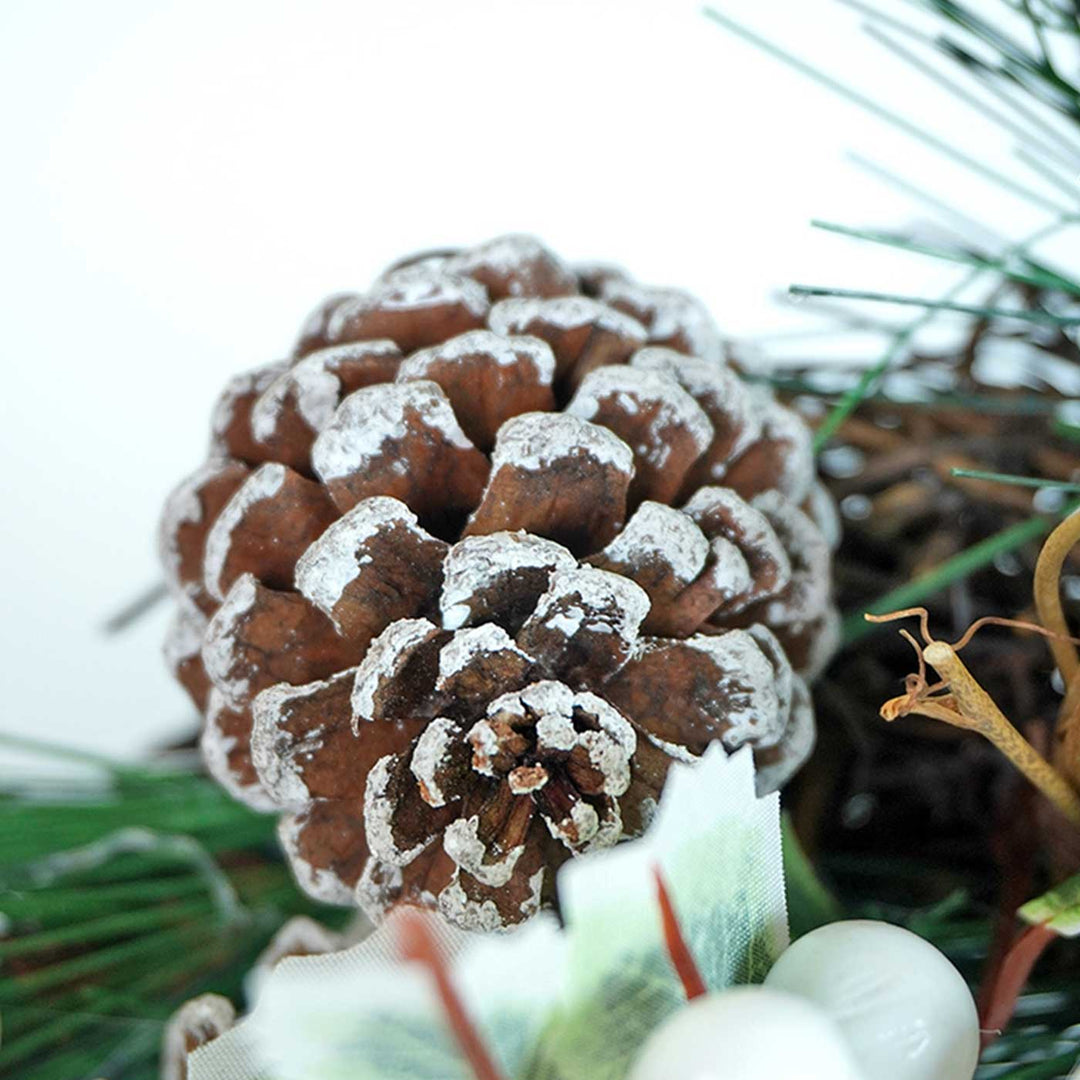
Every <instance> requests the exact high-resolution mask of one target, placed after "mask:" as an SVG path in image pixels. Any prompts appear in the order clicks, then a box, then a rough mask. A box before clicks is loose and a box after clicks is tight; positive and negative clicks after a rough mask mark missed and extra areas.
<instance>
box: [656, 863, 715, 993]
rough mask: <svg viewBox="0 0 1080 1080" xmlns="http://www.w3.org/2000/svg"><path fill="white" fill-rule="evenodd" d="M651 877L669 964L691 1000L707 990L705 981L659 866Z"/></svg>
mask: <svg viewBox="0 0 1080 1080" xmlns="http://www.w3.org/2000/svg"><path fill="white" fill-rule="evenodd" d="M653 878H654V879H655V880H656V899H657V902H658V903H659V904H660V925H661V927H662V928H663V931H664V944H665V945H666V946H667V951H668V956H669V957H670V958H671V966H672V967H673V968H674V969H675V974H676V975H678V976H679V981H680V982H681V983H682V984H683V990H684V991H685V992H686V1000H687V1001H693V1000H694V998H696V997H701V996H702V995H703V994H705V993H706V992H707V991H706V989H705V982H704V980H703V979H702V978H701V972H700V971H698V968H697V964H695V963H694V957H693V956H692V955H691V953H690V950H689V948H688V947H687V945H686V939H685V938H684V937H683V935H682V929H681V928H680V926H679V918H678V916H677V915H676V914H675V907H674V905H673V904H672V903H671V897H670V896H669V895H668V891H667V886H666V885H665V884H664V876H663V874H662V873H661V872H660V867H659V866H654V867H653Z"/></svg>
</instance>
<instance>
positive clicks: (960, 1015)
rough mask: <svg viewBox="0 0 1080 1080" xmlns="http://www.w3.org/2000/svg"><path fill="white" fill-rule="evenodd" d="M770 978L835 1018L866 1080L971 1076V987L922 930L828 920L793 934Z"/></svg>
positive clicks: (974, 1037)
mask: <svg viewBox="0 0 1080 1080" xmlns="http://www.w3.org/2000/svg"><path fill="white" fill-rule="evenodd" d="M765 981H766V985H768V986H770V987H773V988H774V989H777V990H786V991H788V992H790V993H793V994H798V995H799V996H800V997H803V998H805V999H807V1000H808V1001H810V1002H813V1003H814V1004H815V1005H818V1006H820V1007H821V1008H822V1009H823V1010H824V1011H825V1012H826V1013H828V1014H829V1016H831V1017H832V1018H833V1019H834V1020H835V1021H836V1022H837V1024H839V1026H840V1028H841V1029H842V1030H843V1032H844V1036H845V1038H846V1039H847V1042H848V1045H849V1046H850V1047H851V1050H852V1053H853V1054H854V1056H855V1059H856V1061H857V1062H858V1065H859V1069H860V1070H861V1073H862V1076H863V1077H864V1080H971V1077H972V1075H973V1074H974V1072H975V1066H976V1065H977V1064H978V1059H979V1019H978V1014H977V1013H976V1010H975V1003H974V1001H972V998H971V992H970V991H969V990H968V987H967V984H966V983H965V982H964V980H963V978H962V977H961V975H960V973H959V972H958V971H957V970H956V968H954V967H953V966H952V964H951V963H950V962H949V961H948V960H947V959H946V958H945V956H944V955H942V953H940V952H939V951H938V950H937V949H935V948H934V946H933V945H931V944H930V943H929V942H927V941H924V940H923V939H922V938H921V937H919V936H918V935H917V934H913V933H911V931H909V930H904V929H902V928H900V927H898V926H890V925H889V924H888V923H881V922H873V921H871V920H853V921H850V922H838V923H831V924H830V925H828V926H822V927H820V928H819V929H817V930H814V931H812V932H811V933H809V934H807V935H806V936H805V937H802V938H800V939H799V940H798V941H796V942H795V943H794V944H793V945H792V946H791V947H790V948H789V949H788V950H787V952H785V953H784V954H783V955H782V956H781V957H780V959H779V960H778V961H777V962H776V964H775V966H774V967H773V969H772V971H770V972H769V976H768V978H767V979H766V980H765Z"/></svg>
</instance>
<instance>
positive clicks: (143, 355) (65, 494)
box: [0, 0, 1053, 755]
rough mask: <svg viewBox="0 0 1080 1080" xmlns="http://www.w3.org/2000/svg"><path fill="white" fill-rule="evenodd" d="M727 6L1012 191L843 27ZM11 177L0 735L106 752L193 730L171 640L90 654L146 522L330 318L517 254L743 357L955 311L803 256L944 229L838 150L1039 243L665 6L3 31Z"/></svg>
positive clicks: (2, 287)
mask: <svg viewBox="0 0 1080 1080" xmlns="http://www.w3.org/2000/svg"><path fill="white" fill-rule="evenodd" d="M985 3H987V4H991V5H994V6H996V3H997V0H985ZM722 6H723V7H724V9H725V10H726V11H727V12H728V13H729V14H730V15H732V16H733V17H735V18H737V19H739V20H741V21H744V22H746V23H748V24H750V25H752V26H755V27H757V28H758V29H759V30H761V31H762V32H764V33H765V34H766V35H767V36H768V37H770V38H772V39H774V40H776V41H777V42H780V43H782V44H785V45H787V46H788V47H789V48H793V49H794V50H796V51H798V52H800V53H801V54H802V55H804V56H805V57H807V58H809V59H812V60H814V61H815V62H816V63H818V64H820V65H821V66H823V67H825V68H827V69H828V70H829V71H831V72H832V73H833V74H834V75H836V76H837V77H840V78H843V79H845V80H847V81H849V82H851V83H852V84H855V85H858V86H860V87H862V88H863V89H864V90H865V91H867V92H869V93H870V94H871V95H873V96H875V97H877V98H879V99H881V100H883V101H886V102H888V103H890V104H891V105H893V106H894V107H896V108H898V109H899V110H901V111H902V112H904V114H905V115H907V116H910V117H912V118H913V119H915V120H916V121H917V122H920V123H921V122H925V123H928V124H930V123H932V124H933V125H934V127H935V129H936V130H939V131H941V132H942V133H943V134H944V135H945V137H946V138H947V139H949V140H950V141H954V142H955V143H956V144H957V145H960V146H965V147H968V148H970V149H972V150H973V151H974V152H976V153H980V154H989V155H991V156H993V157H995V158H999V159H1001V160H1002V161H1004V163H1005V164H1004V165H1003V167H1005V168H1008V169H1014V166H1012V165H1010V164H1009V163H1008V151H1009V147H1008V143H1007V141H1006V140H1004V139H1003V138H1002V136H1001V135H999V134H997V133H996V132H995V131H994V129H993V128H991V127H990V125H989V124H987V123H986V122H985V121H983V120H981V119H980V118H978V117H977V116H976V115H975V114H973V113H972V112H971V111H969V110H968V109H966V108H964V107H963V106H961V105H959V104H957V103H955V102H948V101H947V100H946V99H945V98H944V97H943V96H942V95H941V93H940V92H939V91H938V90H937V89H935V88H934V87H933V86H932V85H930V84H928V83H926V82H923V81H920V79H919V77H918V76H917V75H915V74H913V73H912V72H910V71H909V70H908V69H907V68H905V67H904V66H902V65H901V64H900V63H899V62H898V61H897V60H895V59H894V58H893V57H890V56H889V55H888V54H886V53H884V52H883V51H882V50H881V49H880V48H879V47H878V46H876V45H875V44H873V43H872V42H870V41H869V40H868V39H867V38H866V37H865V36H864V35H863V34H862V33H861V31H860V29H859V19H858V16H857V15H855V14H854V13H853V12H852V11H850V10H848V9H845V8H843V7H841V6H839V5H838V4H837V3H835V2H833V0H779V2H760V0H754V2H750V0H742V2H739V0H728V2H726V3H723V5H722ZM896 10H897V13H898V14H904V13H905V12H908V11H909V10H910V9H908V8H907V6H906V5H903V4H899V5H898V7H897V9H896ZM0 146H2V147H3V164H2V166H0V188H2V191H0V194H2V198H0V238H2V239H0V245H2V251H0V328H2V329H0V333H2V341H3V349H2V353H0V356H2V364H3V376H4V378H3V390H2V393H0V410H2V414H0V453H2V455H3V467H2V471H0V476H2V479H0V487H2V490H0V499H2V502H0V505H2V519H0V530H2V531H0V553H2V556H3V563H4V569H5V573H4V575H3V594H2V601H0V603H2V605H3V618H2V619H0V657H2V664H0V676H2V678H0V710H2V715H0V727H2V729H3V730H5V731H7V732H10V733H20V734H24V735H33V736H36V737H39V738H49V739H54V740H59V741H64V742H68V743H72V744H74V745H78V746H83V747H87V748H92V749H96V750H98V751H101V752H105V753H110V754H120V755H131V754H135V753H137V752H139V751H140V750H142V749H144V748H146V747H147V746H149V745H152V744H154V743H155V742H157V741H160V740H162V739H164V738H165V737H167V736H168V735H171V734H175V733H178V732H180V731H183V730H184V729H185V727H189V726H190V725H191V723H192V717H191V713H190V706H188V705H187V703H186V699H185V698H184V696H183V695H182V693H181V692H180V691H179V690H178V689H177V688H176V687H175V686H174V685H173V684H172V683H171V681H170V679H169V677H168V676H167V675H166V674H165V672H164V670H163V667H162V664H161V662H160V659H159V641H160V638H161V635H162V633H163V628H164V624H165V618H166V610H165V607H162V608H159V609H158V610H157V611H155V612H154V614H153V615H151V616H150V617H148V618H146V619H145V620H144V621H143V622H141V623H140V624H139V625H138V626H137V627H136V628H135V629H134V630H132V631H130V632H129V633H127V634H126V635H124V636H122V637H119V638H113V639H107V638H105V637H103V636H102V634H101V633H100V624H101V622H102V620H103V619H104V618H105V617H106V616H107V615H108V614H109V613H110V612H112V611H113V610H114V609H115V608H117V607H118V606H120V605H122V604H123V603H124V602H125V601H126V600H128V599H129V598H130V597H131V596H132V595H133V594H136V593H138V592H139V591H140V590H142V589H143V588H145V587H146V586H148V585H150V584H152V583H153V582H154V581H155V580H156V578H157V576H158V575H157V569H156V561H155V552H154V542H153V535H154V529H155V523H156V517H157V512H158V508H159V506H160V503H161V500H162V498H163V496H164V494H165V493H166V491H167V490H168V489H169V488H170V487H171V486H172V485H173V483H174V482H175V481H176V480H177V479H178V478H180V477H181V476H182V475H183V474H185V473H186V472H187V471H190V470H191V469H193V468H194V467H195V466H196V465H197V464H198V462H199V460H200V457H201V455H202V454H203V452H204V448H205V442H206V428H207V418H208V412H209V408H210V405H211V402H212V400H213V398H214V395H215V393H216V391H217V390H218V388H219V387H220V386H221V384H222V383H223V382H224V381H225V380H226V378H227V377H228V376H229V374H230V373H232V372H235V371H237V370H240V369H243V368H246V367H249V366H251V365H254V364H257V363H261V362H264V361H266V360H269V359H273V358H275V357H277V356H279V355H281V354H282V353H284V352H285V351H286V350H287V349H288V348H289V346H290V344H291V341H292V338H293V335H294V333H295V331H296V329H297V327H298V325H299V323H300V321H301V319H302V318H303V316H304V315H305V314H306V312H307V310H308V309H309V308H310V307H311V306H312V305H313V304H314V303H315V302H316V301H317V300H318V299H319V298H320V297H321V296H322V295H324V294H326V293H329V292H332V291H336V290H340V289H352V288H357V287H362V286H363V285H364V284H365V283H366V282H368V281H369V280H370V278H371V277H372V276H373V275H374V274H375V273H376V272H377V271H378V270H379V269H380V268H381V266H382V265H383V264H385V263H386V262H388V261H390V260H391V259H393V258H395V257H396V256H398V255H399V254H402V253H404V252H407V251H409V250H411V249H414V248H418V247H428V246H438V245H443V244H458V243H470V242H476V241H479V240H482V239H485V238H487V237H490V236H492V235H495V234H497V233H500V232H503V231H507V230H524V231H531V232H535V233H537V234H538V235H540V236H541V237H543V238H544V239H545V240H546V241H547V242H548V243H549V244H550V245H551V246H552V247H554V248H555V249H556V250H557V251H558V252H560V253H561V254H563V255H564V256H566V257H569V258H573V259H585V258H589V259H592V258H599V259H604V260H608V261H617V262H621V263H624V264H625V265H626V266H627V267H628V268H629V269H631V270H632V271H633V272H634V273H636V274H637V275H638V276H639V277H641V278H642V279H644V280H647V281H651V282H655V283H665V284H676V285H682V286H685V287H688V288H690V289H692V290H693V291H696V292H697V293H699V294H700V295H701V296H702V297H704V298H705V299H706V300H707V301H708V303H709V304H710V306H711V307H712V308H713V310H714V312H715V314H716V316H717V319H718V320H719V321H720V323H721V325H722V326H723V327H724V329H725V330H726V331H728V332H729V333H730V334H732V335H733V336H735V337H740V338H747V337H754V336H756V335H760V334H764V333H776V332H777V331H783V330H785V329H786V328H791V327H793V326H797V325H804V324H805V322H806V320H807V318H808V316H809V312H808V311H807V310H806V308H805V307H804V308H803V309H799V308H790V307H789V308H786V309H785V308H784V307H782V306H779V305H778V304H777V302H776V294H777V293H778V292H779V291H780V290H782V289H783V288H784V287H786V285H787V284H788V283H789V282H792V281H808V282H813V283H818V284H838V285H848V286H855V287H863V288H890V287H896V288H903V289H905V290H906V291H913V292H921V293H932V292H934V291H940V289H941V288H942V286H943V284H945V283H947V281H948V280H949V274H948V273H946V272H945V270H944V269H943V268H941V267H937V266H930V265H928V264H926V263H924V262H922V261H914V262H913V261H912V260H911V259H910V258H909V257H906V256H897V255H895V254H889V253H883V252H881V251H876V250H872V249H870V248H868V247H866V246H865V245H858V244H856V243H854V242H852V241H850V240H844V239H838V238H835V237H829V236H826V235H824V234H822V233H820V232H817V231H814V230H812V229H810V227H809V221H810V219H811V218H812V217H815V216H816V217H822V218H831V219H833V220H839V221H843V222H846V223H848V224H851V225H896V224H902V223H904V222H907V221H910V220H911V219H912V218H913V217H918V216H920V215H924V214H925V211H924V210H920V209H919V205H918V204H917V203H916V202H914V201H912V200H909V199H907V198H905V197H903V196H902V195H900V194H898V193H897V192H896V191H895V190H893V189H891V188H889V187H888V186H887V185H883V184H882V183H880V182H879V181H877V180H875V179H873V178H872V177H870V176H868V174H867V173H865V172H864V171H861V170H860V169H859V168H857V167H856V166H854V165H853V164H852V163H851V162H850V161H849V160H848V159H847V158H846V156H845V154H846V152H847V151H849V150H852V149H857V150H859V152H861V153H862V154H863V155H865V156H867V157H869V158H872V159H874V160H875V161H877V162H879V163H880V164H882V165H885V166H887V167H889V168H894V169H897V170H900V171H902V172H903V173H904V174H905V175H906V176H908V177H909V178H910V179H912V180H913V181H915V182H917V183H921V184H923V185H925V186H927V187H930V188H933V189H934V190H935V191H936V192H938V193H939V194H940V195H941V196H942V197H943V198H945V199H947V200H950V201H953V202H954V203H956V204H958V205H962V206H963V207H964V209H965V210H966V211H967V212H969V213H971V214H973V215H975V216H978V217H980V218H982V219H983V220H986V221H991V222H994V223H996V226H997V228H998V229H999V231H1001V232H1003V233H1007V234H1010V235H1020V234H1022V233H1024V232H1026V231H1028V230H1029V229H1031V228H1032V227H1033V226H1035V225H1037V224H1038V222H1039V221H1041V220H1043V217H1044V215H1042V214H1040V213H1039V212H1037V211H1035V210H1034V209H1033V208H1032V207H1030V206H1025V205H1024V204H1023V203H1022V202H1018V201H1016V200H1013V199H1010V198H1003V197H1002V196H1001V195H1000V193H998V192H995V190H994V189H993V188H992V186H990V185H987V184H985V183H983V182H981V181H979V180H977V179H974V178H972V177H971V176H970V175H969V174H966V173H964V172H963V171H962V170H961V169H959V168H957V167H956V166H954V165H951V164H949V163H948V162H946V161H945V160H944V159H942V158H941V157H940V156H937V155H934V154H932V153H930V152H928V151H926V150H924V149H922V148H921V147H920V146H919V145H918V144H917V143H916V142H915V141H914V140H912V139H910V138H907V137H904V136H902V135H899V134H897V133H896V132H894V131H892V130H891V129H889V128H887V127H886V126H884V125H882V124H881V123H879V122H877V121H875V120H873V119H872V118H871V117H869V116H867V115H866V114H865V113H863V112H861V111H859V110H858V109H857V108H855V107H854V106H851V105H849V104H846V103H843V102H841V101H840V100H839V99H838V98H836V97H835V96H833V95H831V94H829V93H828V92H827V91H825V90H823V89H819V88H817V87H815V86H813V85H812V84H810V83H809V82H808V81H807V80H806V79H804V78H803V77H801V76H799V75H797V74H795V73H793V72H791V71H789V70H788V69H786V68H784V67H783V66H782V65H780V64H778V63H777V62H776V61H775V60H772V59H769V58H767V57H765V56H763V55H762V54H761V53H760V52H758V51H756V50H755V49H753V48H752V47H750V46H749V45H747V44H745V43H744V42H742V41H739V40H737V39H735V38H733V37H732V36H731V35H729V34H728V33H727V32H725V31H723V30H721V29H719V28H718V27H716V26H714V25H712V24H711V23H710V22H708V21H706V19H705V18H704V17H703V15H702V14H701V12H700V9H699V6H698V4H697V3H696V2H688V3H682V2H679V0H651V2H647V3H632V2H628V0H610V2H601V0H596V2H589V0H565V2H540V0H497V2H490V3H482V2H478V0H426V2H419V0H380V2H359V0H351V2H332V0H317V2H310V0H303V2H300V0H295V2H284V3H282V2H278V3H274V2H267V0H258V2H251V3H248V2H227V0H181V2H170V0H132V2H127V0H96V2H95V3H92V4H91V3H85V2H82V0H3V3H2V5H0ZM1027 179H1028V181H1029V182H1031V183H1032V184H1033V186H1037V187H1041V188H1042V189H1043V190H1046V191H1047V192H1048V193H1050V194H1052V193H1053V189H1047V188H1045V186H1044V185H1040V184H1039V182H1038V181H1037V180H1036V179H1032V178H1031V177H1030V176H1029V177H1028V178H1027ZM890 314H892V313H890Z"/></svg>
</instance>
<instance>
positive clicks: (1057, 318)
mask: <svg viewBox="0 0 1080 1080" xmlns="http://www.w3.org/2000/svg"><path fill="white" fill-rule="evenodd" d="M788 291H789V292H790V293H791V295H792V296H831V297H837V298H839V299H844V300H870V301H873V302H875V303H881V304H901V305H904V306H906V307H918V308H923V309H924V310H931V309H932V310H936V311H955V312H958V313H959V314H961V315H974V316H976V317H977V318H980V319H1016V320H1018V321H1020V322H1030V323H1039V324H1041V325H1044V326H1063V327H1064V326H1080V315H1054V314H1053V313H1051V312H1049V311H1041V310H1038V309H1036V310H1029V309H1027V308H995V307H984V306H981V305H979V304H961V303H958V302H957V301H955V300H934V299H932V298H930V297H925V296H903V295H901V294H899V293H882V292H871V291H869V290H866V289H840V288H828V287H826V286H823V285H792V286H790V288H789V290H788Z"/></svg>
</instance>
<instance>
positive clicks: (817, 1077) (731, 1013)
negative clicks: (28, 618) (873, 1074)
mask: <svg viewBox="0 0 1080 1080" xmlns="http://www.w3.org/2000/svg"><path fill="white" fill-rule="evenodd" d="M674 1077H678V1078H679V1080H783V1078H785V1077H799V1080H862V1078H861V1077H859V1074H858V1073H857V1072H856V1070H855V1065H854V1063H853V1061H852V1057H851V1053H850V1051H849V1050H848V1048H847V1046H846V1045H845V1043H844V1039H843V1036H842V1035H841V1033H840V1029H839V1027H838V1026H837V1025H836V1023H835V1022H834V1021H833V1020H832V1019H830V1018H829V1017H828V1016H826V1015H825V1013H824V1012H823V1011H822V1010H820V1009H818V1008H815V1007H814V1006H812V1005H810V1004H809V1003H808V1002H806V1001H804V1000H802V999H801V998H798V997H795V996H794V995H793V994H787V993H784V992H783V991H781V990H771V989H769V988H767V987H764V986H740V987H736V988H734V989H731V990H725V991H724V992H723V993H719V994H708V995H706V996H705V997H700V998H695V999H694V1000H693V1001H691V1002H688V1003H687V1004H686V1005H685V1006H684V1007H682V1008H681V1009H679V1010H678V1011H677V1012H676V1013H675V1014H674V1015H673V1016H672V1017H671V1018H670V1019H669V1020H668V1021H666V1022H665V1023H664V1024H662V1025H661V1026H660V1027H659V1028H657V1029H656V1031H654V1032H653V1033H652V1035H651V1036H650V1037H649V1039H648V1041H647V1042H646V1043H645V1046H644V1047H643V1049H642V1052H641V1055H640V1056H639V1057H638V1059H637V1061H636V1063H635V1064H634V1067H633V1069H631V1071H630V1075H629V1080H673V1078H674Z"/></svg>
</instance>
